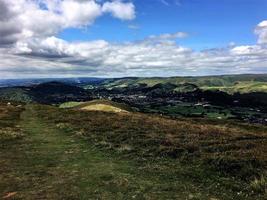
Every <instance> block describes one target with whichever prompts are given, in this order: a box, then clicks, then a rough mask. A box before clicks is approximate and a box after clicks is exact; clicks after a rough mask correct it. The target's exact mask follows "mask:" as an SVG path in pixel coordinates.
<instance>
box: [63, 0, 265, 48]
mask: <svg viewBox="0 0 267 200" xmlns="http://www.w3.org/2000/svg"><path fill="white" fill-rule="evenodd" d="M164 2H167V3H168V5H166V4H165V3H163V2H162V0H135V1H134V3H135V6H136V13H137V14H136V18H135V19H134V20H132V21H118V20H116V19H114V18H111V17H110V16H109V15H106V16H103V17H101V18H99V19H97V20H96V22H95V24H94V25H93V26H90V27H87V28H84V29H76V28H71V29H67V30H64V31H62V32H61V33H60V34H59V37H60V38H63V39H65V40H68V41H77V40H95V39H104V40H107V41H109V42H125V41H135V40H141V39H143V38H146V37H148V36H149V35H159V34H163V33H175V32H177V31H183V32H187V33H189V35H190V37H188V38H186V39H182V40H178V41H177V42H178V43H179V44H181V45H187V46H189V47H191V48H193V49H196V50H200V49H206V48H215V47H221V46H227V45H228V44H229V43H230V42H235V43H236V44H238V45H243V44H246V45H248V44H255V43H256V40H257V37H256V35H255V34H254V33H253V30H254V28H255V26H256V25H257V24H258V23H259V22H260V21H263V20H264V19H267V1H266V0H220V1H216V0H180V1H179V2H180V3H179V4H178V5H177V3H176V1H175V0H164ZM130 25H133V26H137V27H139V28H138V29H129V27H128V26H130Z"/></svg>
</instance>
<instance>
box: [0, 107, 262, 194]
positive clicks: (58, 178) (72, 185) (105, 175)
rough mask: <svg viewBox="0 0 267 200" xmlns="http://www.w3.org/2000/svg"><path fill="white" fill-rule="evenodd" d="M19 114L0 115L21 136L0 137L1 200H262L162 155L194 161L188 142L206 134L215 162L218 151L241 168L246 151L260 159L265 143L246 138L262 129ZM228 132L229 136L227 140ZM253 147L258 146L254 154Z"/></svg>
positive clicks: (40, 110) (50, 110)
mask: <svg viewBox="0 0 267 200" xmlns="http://www.w3.org/2000/svg"><path fill="white" fill-rule="evenodd" d="M2 107H3V109H6V107H5V106H4V105H3V106H2ZM21 111H22V109H19V108H12V109H11V110H9V111H8V112H6V115H5V116H6V117H4V118H3V117H0V119H1V130H2V129H5V128H6V127H7V126H10V127H16V125H18V124H20V125H21V126H20V127H21V129H19V130H20V131H21V132H24V135H22V136H24V137H20V138H13V139H12V140H10V141H9V142H7V141H6V140H2V138H1V139H0V142H1V146H0V147H1V149H0V163H1V169H0V180H1V181H0V195H2V196H6V195H7V194H13V195H14V196H13V197H14V198H15V199H212V198H217V199H264V196H262V195H256V196H255V195H253V192H252V190H251V186H250V185H249V184H248V182H247V181H248V180H246V181H244V180H241V179H239V178H237V177H236V178H233V177H234V176H233V175H232V176H228V175H222V174H221V173H218V172H215V171H214V170H212V169H209V168H205V167H203V166H202V165H199V164H200V163H195V164H193V163H192V162H190V163H191V164H187V161H184V162H182V163H181V160H180V159H178V158H176V159H174V158H172V157H173V155H175V154H169V153H171V152H173V150H175V149H177V148H176V145H178V144H179V147H180V150H181V148H182V149H183V148H184V150H186V149H187V151H188V150H190V149H191V150H190V151H191V153H192V156H193V157H194V158H195V159H196V160H197V158H198V156H197V154H195V153H194V149H195V147H194V148H193V146H192V144H191V145H190V143H188V142H190V141H189V140H190V139H191V141H192V142H197V141H201V138H202V136H203V137H204V136H205V135H206V134H207V136H205V141H203V142H205V143H206V144H209V145H208V146H207V145H206V147H209V146H210V147H211V148H210V150H215V151H216V152H215V153H214V154H213V156H215V157H216V153H218V152H221V155H222V156H227V154H228V155H231V158H232V159H234V160H232V161H239V162H242V160H243V159H245V160H246V159H247V158H249V157H250V156H251V155H250V153H253V155H255V157H256V158H257V159H261V160H264V159H265V157H264V156H265V155H266V154H265V153H266V152H265V148H264V144H265V140H264V139H263V138H258V139H257V138H253V137H252V136H253V133H256V132H257V133H258V134H261V135H263V136H264V135H265V130H262V128H261V127H254V126H247V125H243V126H244V128H242V126H240V127H239V130H242V131H244V130H245V129H247V130H248V131H247V132H244V133H242V134H241V135H243V137H241V138H240V136H241V135H240V133H239V131H238V130H235V129H234V128H231V126H232V125H231V124H229V125H220V124H217V125H216V126H214V125H208V126H204V125H203V124H202V123H201V122H198V123H195V125H194V126H192V127H191V126H189V124H190V123H192V122H189V121H184V122H183V121H181V122H174V121H172V120H167V119H164V118H158V117H152V116H151V117H150V116H147V115H139V114H133V115H129V116H128V117H127V115H125V114H124V115H118V114H112V113H101V112H90V113H88V112H78V111H72V110H62V109H56V108H54V107H48V106H41V105H39V106H37V105H35V106H34V105H29V106H27V107H26V111H24V112H23V113H22V115H21V120H20V118H19V113H21ZM8 116H9V117H8ZM11 119H12V120H11ZM14 119H15V120H14ZM10 120H11V122H12V123H6V121H10ZM85 122H86V123H85ZM103 122H105V123H103ZM205 123H208V122H205ZM175 124H177V125H178V126H176V125H175ZM170 127H171V128H170ZM199 129H200V130H199ZM181 130H184V131H185V132H184V133H181V132H180V131H181ZM199 131H200V132H201V135H202V136H201V135H198V134H197V133H200V132H199ZM229 131H230V133H231V134H233V135H229ZM249 132H251V133H250V134H249ZM178 133H179V134H178ZM227 133H228V134H227ZM218 134H221V135H222V137H220V136H219V135H218ZM254 137H255V136H254ZM193 138H195V139H193ZM249 138H250V140H251V142H249ZM203 139H204V138H203ZM180 140H181V141H180ZM242 141H243V142H242ZM179 142H182V143H181V144H180V143H179ZM216 142H217V144H216ZM218 142H220V143H221V144H220V145H219V144H218ZM224 142H225V144H224ZM182 144H184V145H182ZM196 144H197V146H201V145H200V144H202V143H196ZM244 144H247V145H249V146H250V147H251V148H248V149H247V152H244V151H241V150H242V149H244ZM253 144H258V145H263V146H261V147H258V149H257V150H258V151H259V152H254V150H255V148H254V147H253ZM202 145H204V144H202ZM251 145H252V146H251ZM14 147H15V148H14ZM223 147H224V148H223ZM225 148H227V149H225ZM216 149H217V150H218V151H217V150H216ZM235 149H236V150H237V152H236V151H235ZM250 149H252V150H250ZM253 149H254V150H253ZM239 151H241V152H239ZM162 153H163V154H162ZM188 153H189V154H188ZM188 153H184V154H183V157H184V158H183V159H185V160H186V157H188V158H189V157H191V156H190V152H188ZM203 153H205V152H203ZM206 153H208V152H206ZM225 153H226V154H225ZM239 153H241V155H242V157H243V158H242V159H241V158H240V154H239ZM234 154H236V156H238V157H236V156H235V155H234ZM159 155H160V156H159ZM261 156H263V157H261ZM247 160H249V159H247ZM222 161H223V159H222ZM14 163H16V164H14ZM222 164H223V163H222ZM255 169H256V168H255ZM255 169H254V170H255ZM222 170H224V169H222ZM12 192H17V193H12ZM255 192H256V191H255ZM256 193H258V192H256ZM247 195H249V196H247Z"/></svg>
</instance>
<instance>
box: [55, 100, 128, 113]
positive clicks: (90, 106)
mask: <svg viewBox="0 0 267 200" xmlns="http://www.w3.org/2000/svg"><path fill="white" fill-rule="evenodd" d="M59 107H60V108H74V109H77V110H88V111H106V112H131V111H133V109H132V108H131V107H130V106H128V105H126V104H122V103H116V102H113V101H109V100H93V101H88V102H66V103H63V104H61V105H60V106H59Z"/></svg>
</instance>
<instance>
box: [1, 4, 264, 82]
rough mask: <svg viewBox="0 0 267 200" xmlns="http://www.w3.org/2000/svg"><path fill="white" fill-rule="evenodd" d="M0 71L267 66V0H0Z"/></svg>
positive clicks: (172, 71)
mask: <svg viewBox="0 0 267 200" xmlns="http://www.w3.org/2000/svg"><path fill="white" fill-rule="evenodd" d="M0 60H1V62H0V76H1V78H3V79H6V78H41V77H124V76H147V77H150V76H203V75H222V74H242V73H257V74H261V73H267V0H16V1H10V0H0Z"/></svg>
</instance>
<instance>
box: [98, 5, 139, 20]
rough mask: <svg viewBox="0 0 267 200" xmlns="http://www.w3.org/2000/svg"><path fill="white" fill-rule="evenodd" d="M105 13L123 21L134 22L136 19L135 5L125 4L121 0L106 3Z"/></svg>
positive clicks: (103, 9)
mask: <svg viewBox="0 0 267 200" xmlns="http://www.w3.org/2000/svg"><path fill="white" fill-rule="evenodd" d="M102 11H103V12H107V13H111V14H112V15H113V16H114V17H116V18H119V19H122V20H132V19H134V18H135V6H134V4H133V3H131V2H130V3H123V2H121V1H120V0H114V1H112V2H106V3H104V5H103V7H102Z"/></svg>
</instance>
